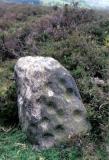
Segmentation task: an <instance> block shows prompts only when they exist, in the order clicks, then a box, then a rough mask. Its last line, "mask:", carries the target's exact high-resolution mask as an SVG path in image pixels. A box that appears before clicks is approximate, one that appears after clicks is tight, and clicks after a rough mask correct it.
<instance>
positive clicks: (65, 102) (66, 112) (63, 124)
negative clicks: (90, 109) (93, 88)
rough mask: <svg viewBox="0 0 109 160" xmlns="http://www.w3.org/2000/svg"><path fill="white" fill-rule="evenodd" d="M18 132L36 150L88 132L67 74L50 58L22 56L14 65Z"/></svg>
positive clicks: (78, 100) (86, 123) (80, 104)
mask: <svg viewBox="0 0 109 160" xmlns="http://www.w3.org/2000/svg"><path fill="white" fill-rule="evenodd" d="M15 75H16V82H17V88H18V110H19V120H20V123H21V127H22V129H23V130H24V131H25V132H26V134H27V137H28V139H29V140H30V142H31V143H33V144H35V145H36V146H37V147H38V148H40V149H43V148H50V147H52V146H55V145H59V144H60V143H61V142H62V143H63V142H66V141H67V140H68V138H69V136H73V134H80V133H86V132H87V130H88V129H89V125H88V122H87V120H86V110H85V108H84V106H83V104H82V102H81V97H80V94H79V92H78V89H77V86H76V84H75V81H74V79H73V78H72V76H71V75H70V73H69V72H68V71H67V70H66V69H65V68H64V67H63V66H62V65H61V64H60V63H59V62H58V61H56V60H54V59H53V58H50V57H23V58H20V59H19V60H18V62H17V64H16V66H15Z"/></svg>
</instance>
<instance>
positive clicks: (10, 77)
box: [0, 4, 109, 160]
mask: <svg viewBox="0 0 109 160" xmlns="http://www.w3.org/2000/svg"><path fill="white" fill-rule="evenodd" d="M27 55H31V56H37V55H40V56H51V57H53V58H55V59H57V60H58V61H59V62H60V63H61V64H63V65H64V66H65V67H66V68H67V69H68V70H69V71H70V73H71V74H72V76H73V77H74V78H75V80H76V82H77V85H78V88H79V90H80V93H81V96H82V99H83V103H84V105H85V107H86V110H87V112H88V120H89V121H90V123H91V126H92V128H91V131H90V133H89V134H88V135H86V136H84V137H75V140H76V142H75V140H73V139H72V140H71V141H70V143H69V144H68V146H67V147H66V146H62V147H60V148H58V149H52V150H47V151H43V152H34V151H32V148H31V146H30V145H29V144H28V142H27V140H26V137H25V135H24V134H23V133H22V132H21V131H20V129H19V126H18V115H17V98H16V87H15V81H14V65H15V63H16V61H17V59H18V58H19V57H22V56H27ZM95 79H99V80H102V81H103V84H100V85H99V84H97V83H96V82H95ZM0 124H1V125H0V155H1V156H0V160H4V159H8V160H10V159H13V160H14V159H18V160H21V159H22V160H26V159H28V160H36V159H38V160H45V159H47V160H52V159H53V160H64V159H65V160H75V159H82V160H92V159H94V160H108V159H109V12H107V11H95V10H89V9H81V8H78V6H71V7H69V6H68V5H65V6H64V7H63V8H58V7H57V6H54V7H41V6H37V7H36V6H31V5H14V4H13V5H9V4H8V5H7V4H2V5H0ZM13 128H14V129H13Z"/></svg>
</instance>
